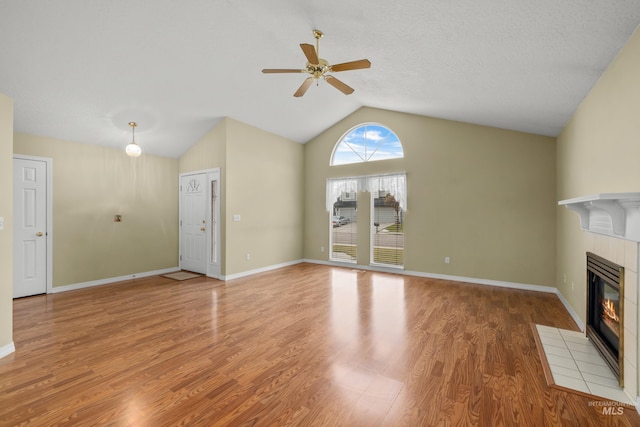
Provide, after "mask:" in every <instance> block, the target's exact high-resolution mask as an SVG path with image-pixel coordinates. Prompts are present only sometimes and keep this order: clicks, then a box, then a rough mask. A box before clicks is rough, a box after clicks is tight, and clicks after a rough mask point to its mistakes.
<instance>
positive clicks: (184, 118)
mask: <svg viewBox="0 0 640 427" xmlns="http://www.w3.org/2000/svg"><path fill="white" fill-rule="evenodd" d="M639 23H640V1H638V0H615V1H614V0H610V1H593V0H566V1H565V0H563V1H558V0H536V1H530V0H459V1H455V2H454V1H444V0H403V1H399V2H390V1H387V0H366V1H365V0H350V1H338V0H324V1H317V0H316V1H308V0H270V1H250V0H182V1H180V2H178V1H174V0H146V1H141V0H127V1H122V0H110V1H107V0H104V1H97V0H93V1H89V0H57V1H55V2H54V1H45V0H40V1H38V0H29V1H27V0H25V1H15V0H0V92H2V93H5V94H6V95H8V96H10V97H12V98H13V99H14V109H15V110H14V111H15V112H14V114H15V130H16V131H17V132H26V133H31V134H35V135H42V136H48V137H54V138H59V139H64V140H70V141H78V142H84V143H93V144H101V145H106V146H112V147H122V148H124V146H125V145H126V143H127V142H128V141H129V139H130V128H129V127H128V126H127V122H129V121H137V122H138V124H139V127H138V128H137V129H136V141H137V142H138V143H139V144H140V145H141V146H142V147H143V149H144V150H145V152H148V153H152V154H157V155H162V156H168V157H178V156H180V155H181V154H183V153H184V152H185V151H186V150H187V149H188V148H189V147H190V146H191V145H192V144H193V143H194V142H196V141H197V140H198V139H199V138H200V137H201V136H203V135H204V134H205V133H206V132H207V131H208V130H209V129H211V128H212V127H213V126H214V125H215V123H216V122H217V121H218V120H220V119H221V118H222V117H225V116H227V117H232V118H234V119H237V120H240V121H242V122H245V123H248V124H250V125H253V126H256V127H258V128H261V129H264V130H267V131H270V132H273V133H275V134H278V135H282V136H284V137H286V138H289V139H291V140H294V141H298V142H301V143H304V142H307V141H309V140H310V139H312V138H313V137H315V136H317V135H318V134H319V133H321V132H322V131H324V130H325V129H326V128H328V127H329V126H331V125H332V124H334V123H336V122H337V121H339V120H341V119H342V118H344V117H345V116H346V115H348V114H349V113H351V112H353V111H355V110H356V109H358V108H359V107H361V106H370V107H377V108H383V109H389V110H396V111H403V112H409V113H415V114H422V115H428V116H433V117H440V118H446V119H452V120H460V121H465V122H470V123H478V124H484V125H489V126H496V127H501V128H507V129H514V130H520V131H525V132H532V133H538V134H543V135H551V136H555V135H557V134H558V132H559V131H560V130H561V129H562V127H563V126H564V124H565V123H566V121H567V120H568V119H569V118H570V116H571V115H572V113H573V112H574V111H575V109H576V108H577V106H578V105H579V103H580V102H581V101H582V99H583V98H584V97H585V96H586V94H587V93H588V92H589V90H590V88H591V87H592V86H593V84H594V83H595V82H596V80H597V79H598V78H599V76H600V75H601V74H602V72H603V71H604V70H605V69H606V67H607V66H608V65H609V63H610V62H611V60H612V59H613V58H614V57H615V55H616V53H617V52H618V50H619V49H620V48H621V47H622V46H623V45H624V43H625V42H626V40H627V39H628V38H629V36H630V35H631V33H632V32H633V31H634V29H635V28H636V27H637V26H638V24H639ZM314 28H318V29H320V30H322V31H323V32H324V33H325V37H324V38H323V39H322V40H321V41H320V53H321V55H320V56H321V57H323V58H326V59H327V60H329V62H330V63H334V64H335V63H339V62H346V61H350V60H356V59H361V58H368V59H369V60H371V63H372V66H371V69H366V70H357V71H347V72H342V73H338V74H337V75H336V76H337V77H339V78H340V79H341V80H343V81H344V82H345V83H347V84H349V85H350V86H352V87H354V88H355V92H354V93H353V94H352V95H348V96H345V95H343V94H342V93H340V92H338V91H337V90H336V89H334V88H333V87H331V86H329V85H327V84H326V82H324V81H322V82H320V85H319V86H318V87H316V86H315V85H314V86H312V87H311V88H310V89H309V91H308V92H307V94H306V95H305V96H304V97H302V98H294V97H293V96H292V95H293V93H294V92H295V90H296V89H297V88H298V86H300V84H301V83H302V81H303V80H304V76H303V75H298V74H271V75H264V74H262V73H261V72H260V70H261V69H262V68H303V67H304V66H305V62H306V60H305V58H304V56H303V54H302V51H301V50H300V47H299V44H300V43H314V38H313V34H312V29H314Z"/></svg>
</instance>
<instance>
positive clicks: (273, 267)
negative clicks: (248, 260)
mask: <svg viewBox="0 0 640 427" xmlns="http://www.w3.org/2000/svg"><path fill="white" fill-rule="evenodd" d="M303 262H305V260H303V259H297V260H295V261H287V262H283V263H281V264H274V265H268V266H266V267H260V268H256V269H254V270H247V271H243V272H241V273H235V274H230V275H228V276H220V280H225V281H226V280H234V279H239V278H241V277H247V276H252V275H254V274H258V273H264V272H265V271H271V270H277V269H278V268H282V267H289V266H291V265H296V264H300V263H303Z"/></svg>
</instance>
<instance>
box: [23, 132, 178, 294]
mask: <svg viewBox="0 0 640 427" xmlns="http://www.w3.org/2000/svg"><path fill="white" fill-rule="evenodd" d="M14 152H15V153H16V154H26V155H33V156H41V157H49V158H52V159H53V165H52V170H53V191H52V192H53V286H54V287H55V286H63V285H71V284H76V283H83V282H87V281H93V280H100V279H108V278H112V277H119V276H125V275H130V274H136V273H144V272H148V271H155V270H160V269H165V268H171V267H176V266H177V265H178V161H177V160H176V159H169V158H162V157H156V156H152V155H149V154H143V155H142V156H141V157H138V158H130V157H128V156H127V155H126V154H125V153H124V150H118V149H113V148H106V147H101V146H96V145H91V144H80V143H75V142H69V141H61V140H56V139H52V138H43V137H38V136H33V135H27V134H20V133H17V134H16V135H15V141H14ZM116 214H119V215H122V222H119V223H116V222H114V220H113V218H114V215H116Z"/></svg>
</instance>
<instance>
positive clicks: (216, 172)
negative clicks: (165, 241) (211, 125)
mask: <svg viewBox="0 0 640 427" xmlns="http://www.w3.org/2000/svg"><path fill="white" fill-rule="evenodd" d="M203 174H204V176H205V181H206V182H207V184H210V183H211V178H212V176H216V177H217V178H218V197H220V189H221V188H222V185H221V180H222V172H221V171H220V168H210V169H202V170H197V171H191V172H183V173H180V174H178V189H179V191H178V266H180V268H182V260H181V259H180V257H181V256H182V252H183V250H182V249H183V248H182V225H181V223H180V221H182V210H183V206H182V187H181V186H182V178H183V177H185V176H191V175H203ZM205 199H206V212H205V221H206V222H205V224H204V225H205V228H207V229H209V227H211V221H210V218H211V192H210V191H209V185H207V188H206V193H205ZM221 203H222V202H221V201H220V202H218V203H217V209H218V212H217V213H218V216H217V218H218V224H217V225H216V228H217V230H216V236H218V239H220V204H221ZM205 236H206V239H205V258H206V263H205V271H204V272H202V273H201V274H204V275H205V276H207V277H213V278H216V279H217V278H218V277H216V276H215V275H210V273H211V268H210V267H211V262H210V260H211V253H210V249H209V248H210V247H211V238H210V236H211V234H209V233H205ZM221 247H222V244H221V242H220V241H218V267H219V270H220V271H222V266H221V265H220V260H221V259H222V254H221V253H220V248H221ZM197 273H200V272H197Z"/></svg>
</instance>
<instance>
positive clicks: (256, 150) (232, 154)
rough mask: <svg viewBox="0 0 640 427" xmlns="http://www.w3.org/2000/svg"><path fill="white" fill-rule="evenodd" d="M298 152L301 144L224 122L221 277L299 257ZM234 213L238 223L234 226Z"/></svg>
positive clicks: (301, 169)
mask: <svg viewBox="0 0 640 427" xmlns="http://www.w3.org/2000/svg"><path fill="white" fill-rule="evenodd" d="M303 151H304V146H303V145H301V144H298V143H296V142H293V141H290V140H288V139H285V138H283V137H280V136H277V135H274V134H271V133H269V132H266V131H263V130H260V129H257V128H255V127H252V126H249V125H247V124H244V123H241V122H239V121H236V120H233V119H228V120H227V173H226V175H225V177H226V181H224V182H223V185H224V186H225V189H226V208H225V213H226V246H225V248H226V256H227V258H226V259H227V262H226V274H227V275H231V274H236V273H241V272H244V271H247V270H253V269H257V268H261V267H268V266H272V265H277V264H282V263H287V262H291V261H296V260H300V259H302V254H303V250H302V230H303V191H304V186H303V182H304V163H303V161H304V160H303ZM234 214H238V215H240V217H241V221H239V222H234V221H233V220H232V219H233V215H234ZM247 254H250V258H251V259H250V260H247V259H246V255H247Z"/></svg>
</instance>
